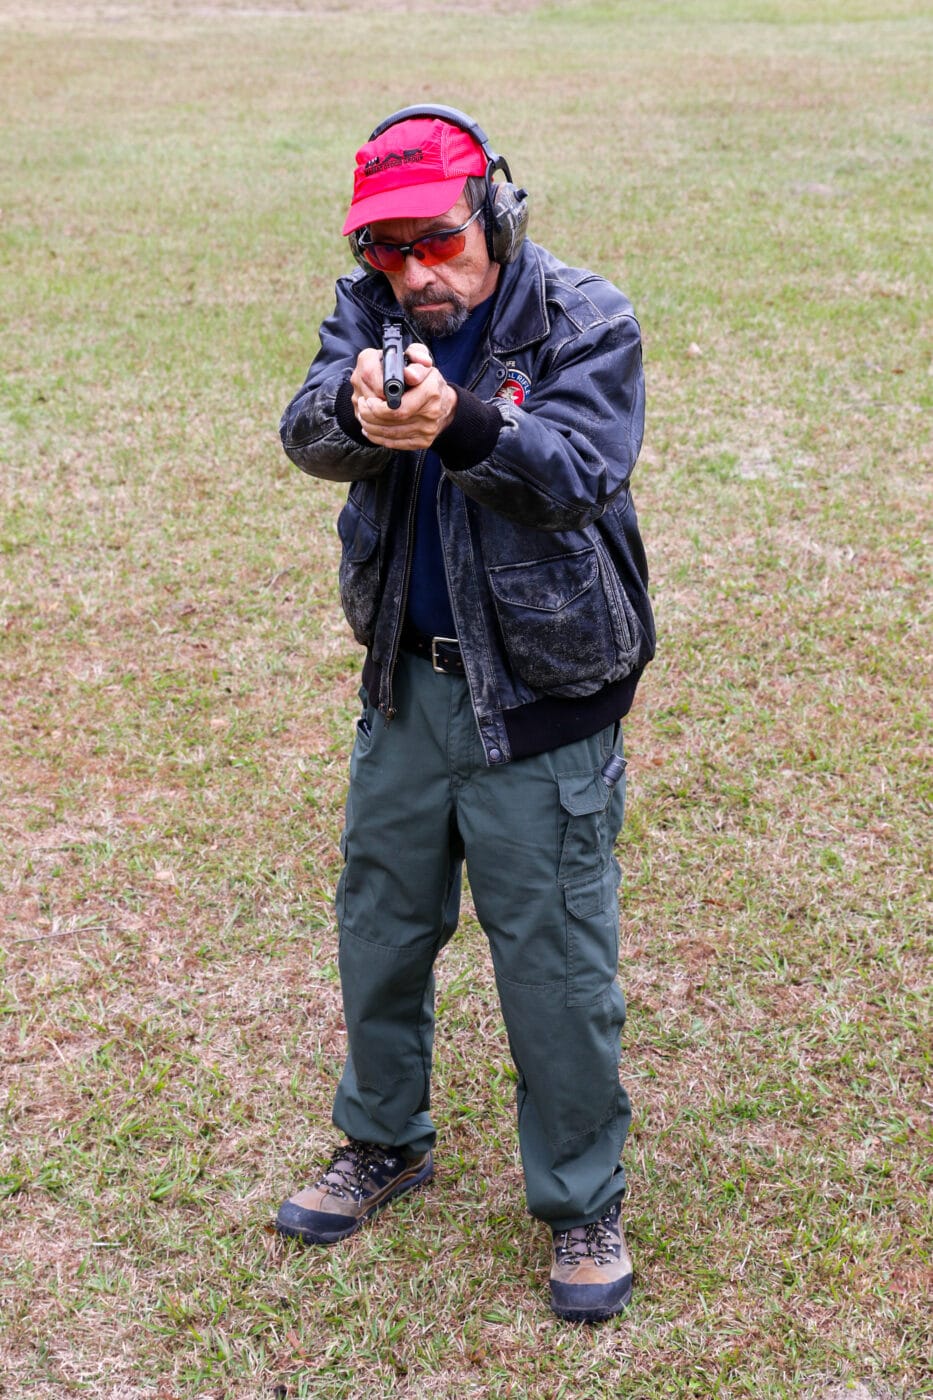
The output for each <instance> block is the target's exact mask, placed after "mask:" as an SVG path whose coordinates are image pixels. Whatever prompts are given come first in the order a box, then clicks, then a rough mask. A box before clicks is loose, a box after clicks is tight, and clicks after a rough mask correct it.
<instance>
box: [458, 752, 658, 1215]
mask: <svg viewBox="0 0 933 1400" xmlns="http://www.w3.org/2000/svg"><path fill="white" fill-rule="evenodd" d="M615 732H616V731H615V727H614V726H613V727H610V728H609V729H608V730H606V731H604V732H603V733H602V734H599V735H595V736H593V738H591V739H585V740H581V741H579V742H577V743H575V744H570V745H567V746H566V747H565V748H561V749H556V750H554V751H553V752H551V753H549V754H542V755H539V756H537V757H535V758H530V759H522V760H520V761H518V762H516V763H513V764H510V765H508V766H507V767H503V768H496V769H487V768H482V769H477V770H475V771H474V773H473V775H472V777H471V779H470V781H469V782H468V783H465V784H464V785H463V787H462V789H461V791H460V793H459V796H458V804H457V811H458V821H459V824H460V829H461V832H462V835H463V839H464V846H465V850H466V862H467V870H468V872H469V879H470V888H471V891H472V894H473V899H474V902H475V904H476V912H477V916H478V918H479V920H480V922H481V924H482V926H483V928H484V930H485V932H486V934H487V936H488V938H489V942H490V948H491V951H492V958H493V964H494V967H495V972H496V980H497V985H498V990H499V996H500V1000H501V1004H502V1011H503V1015H504V1018H505V1023H506V1028H507V1031H508V1036H509V1044H510V1048H511V1051H512V1055H513V1058H514V1060H515V1064H516V1067H517V1069H518V1073H519V1083H518V1094H517V1099H518V1115H519V1140H520V1144H521V1152H522V1163H523V1167H524V1172H525V1183H526V1192H527V1200H528V1208H529V1210H530V1211H531V1212H532V1214H534V1215H536V1216H538V1217H540V1218H541V1219H543V1220H546V1221H547V1222H548V1223H549V1224H550V1225H552V1226H553V1227H554V1228H556V1229H567V1228H570V1227H571V1226H573V1225H578V1224H582V1223H585V1222H587V1221H589V1220H594V1219H596V1218H598V1217H599V1216H600V1215H601V1214H602V1213H603V1211H604V1210H606V1209H608V1207H609V1206H611V1205H612V1204H614V1202H615V1201H617V1200H618V1199H619V1197H620V1196H621V1195H622V1194H623V1192H624V1189H625V1176H624V1172H623V1169H622V1165H621V1162H620V1160H619V1159H620V1154H621V1151H622V1146H623V1144H624V1142H625V1138H626V1135H627V1133H628V1127H629V1122H630V1118H631V1112H630V1108H629V1101H628V1096H627V1094H626V1092H625V1089H624V1088H623V1087H622V1085H621V1084H620V1082H619V1054H620V1035H621V1031H622V1026H623V1024H624V1021H625V1002H624V999H623V996H622V992H621V990H620V988H619V987H618V985H617V982H616V973H617V969H618V939H619V909H618V893H617V891H618V883H619V868H618V863H617V861H616V860H615V857H614V855H613V846H614V842H615V839H616V836H617V835H618V831H619V828H620V826H621V823H622V816H623V811H624V804H625V779H624V774H623V777H622V778H621V779H620V781H619V783H618V784H617V786H616V787H615V788H614V789H612V790H610V789H609V788H607V786H606V784H605V782H604V781H603V779H602V777H601V775H600V769H601V767H602V765H603V763H604V761H605V758H606V757H607V755H608V753H609V752H610V750H611V748H612V742H613V739H614V738H615ZM616 750H617V752H620V751H621V744H620V743H617V744H616Z"/></svg>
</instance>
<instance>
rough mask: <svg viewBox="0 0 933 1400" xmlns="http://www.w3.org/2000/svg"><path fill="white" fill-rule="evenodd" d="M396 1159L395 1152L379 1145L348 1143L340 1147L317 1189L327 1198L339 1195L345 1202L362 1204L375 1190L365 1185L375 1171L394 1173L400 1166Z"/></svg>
mask: <svg viewBox="0 0 933 1400" xmlns="http://www.w3.org/2000/svg"><path fill="white" fill-rule="evenodd" d="M397 1164H398V1163H397V1158H396V1157H395V1155H394V1154H393V1153H392V1152H389V1151H387V1150H386V1148H384V1147H381V1146H380V1145H379V1143H377V1142H348V1143H347V1144H346V1145H345V1146H343V1147H338V1148H337V1150H336V1152H335V1153H334V1155H333V1156H332V1157H331V1159H330V1161H329V1163H328V1164H327V1166H326V1167H325V1168H324V1172H323V1174H322V1176H321V1178H320V1180H319V1181H318V1182H316V1185H317V1187H318V1188H319V1189H320V1190H322V1191H324V1192H326V1193H327V1195H328V1196H337V1197H338V1198H339V1199H340V1200H342V1201H345V1200H346V1199H347V1197H350V1198H351V1199H352V1200H354V1201H356V1203H357V1205H362V1203H363V1201H364V1200H365V1199H366V1197H367V1196H370V1195H372V1191H367V1189H366V1182H367V1181H368V1180H370V1178H371V1177H372V1176H373V1174H374V1172H378V1171H384V1170H385V1169H386V1168H387V1167H388V1168H389V1169H390V1170H391V1169H393V1168H395V1167H397Z"/></svg>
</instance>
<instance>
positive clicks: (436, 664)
mask: <svg viewBox="0 0 933 1400" xmlns="http://www.w3.org/2000/svg"><path fill="white" fill-rule="evenodd" d="M438 642H440V644H441V646H444V645H448V646H456V645H457V639H456V637H432V638H431V665H432V667H433V669H434V670H435V671H436V672H437V674H438V675H439V676H446V675H447V672H446V671H445V670H444V667H443V666H442V665H441V664H440V661H439V658H438V655H437V644H438Z"/></svg>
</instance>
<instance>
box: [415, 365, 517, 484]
mask: <svg viewBox="0 0 933 1400" xmlns="http://www.w3.org/2000/svg"><path fill="white" fill-rule="evenodd" d="M456 388H457V408H456V411H455V413H454V421H453V422H452V423H451V425H450V427H449V428H445V429H444V431H443V432H442V433H438V435H437V437H436V438H435V439H434V442H433V444H432V446H433V448H434V450H435V452H437V453H438V455H439V456H440V459H441V461H442V462H443V464H444V467H445V468H446V470H447V471H449V472H462V471H468V470H469V468H470V467H475V466H476V464H477V462H482V461H483V460H484V459H485V458H486V457H488V456H489V455H490V454H491V453H492V451H493V449H494V448H495V445H496V443H497V442H498V440H499V433H500V431H501V429H502V418H501V416H500V414H499V410H498V409H497V408H496V406H495V404H491V403H484V401H483V400H482V399H481V398H478V397H477V395H476V394H471V393H470V390H469V389H461V388H460V386H459V384H458V385H457V386H456Z"/></svg>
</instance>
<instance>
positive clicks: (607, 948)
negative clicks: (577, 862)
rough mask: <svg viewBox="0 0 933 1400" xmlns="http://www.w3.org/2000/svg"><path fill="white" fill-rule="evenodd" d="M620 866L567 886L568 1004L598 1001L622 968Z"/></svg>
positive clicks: (612, 861) (609, 866)
mask: <svg viewBox="0 0 933 1400" xmlns="http://www.w3.org/2000/svg"><path fill="white" fill-rule="evenodd" d="M618 890H619V867H618V864H617V862H616V861H615V860H614V859H613V860H611V861H610V863H609V865H608V867H607V868H606V869H605V870H603V871H602V873H601V874H599V875H596V876H591V877H589V878H587V879H584V880H579V881H576V882H575V883H573V884H570V885H565V887H564V903H565V905H566V910H567V1005H568V1006H585V1005H588V1004H589V1003H590V1002H594V1001H598V1000H599V998H600V997H601V996H603V995H604V994H605V993H606V992H607V991H608V990H609V988H610V987H611V986H612V984H613V982H614V981H615V977H616V973H617V972H618V968H619V895H618Z"/></svg>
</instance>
